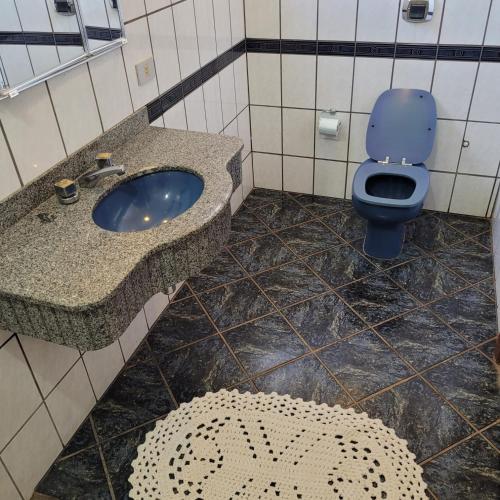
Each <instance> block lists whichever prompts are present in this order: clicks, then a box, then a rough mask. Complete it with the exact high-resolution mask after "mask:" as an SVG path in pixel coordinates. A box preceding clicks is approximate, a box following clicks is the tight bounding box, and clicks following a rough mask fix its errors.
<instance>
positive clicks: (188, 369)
mask: <svg viewBox="0 0 500 500" xmlns="http://www.w3.org/2000/svg"><path fill="white" fill-rule="evenodd" d="M159 362H160V368H161V371H162V372H163V375H164V376H165V378H166V380H167V382H168V385H169V387H170V389H171V390H172V392H173V394H174V397H175V399H176V400H177V402H178V403H184V402H187V401H191V399H193V398H194V397H195V396H203V395H204V394H205V393H207V392H216V391H218V390H219V389H222V388H224V387H231V386H233V385H236V384H237V383H238V382H240V381H241V380H243V379H244V378H245V374H244V373H243V372H242V371H241V369H240V368H239V366H238V364H237V363H236V360H235V359H234V358H233V356H232V354H231V353H230V352H229V349H228V348H227V347H226V345H225V344H224V342H223V341H222V340H221V339H220V338H219V337H218V336H217V337H210V338H208V339H206V340H202V341H201V342H197V343H196V344H193V345H191V346H188V347H185V348H184V349H179V350H178V351H174V352H171V353H168V354H165V355H164V356H162V358H161V359H160V360H159Z"/></svg>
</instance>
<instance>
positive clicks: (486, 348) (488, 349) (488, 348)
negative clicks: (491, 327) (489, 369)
mask: <svg viewBox="0 0 500 500" xmlns="http://www.w3.org/2000/svg"><path fill="white" fill-rule="evenodd" d="M496 344H497V342H496V339H493V340H490V341H489V342H486V343H485V344H483V345H482V346H481V347H480V348H479V350H480V351H482V352H484V354H486V356H488V357H489V358H492V359H493V356H494V354H495V347H496Z"/></svg>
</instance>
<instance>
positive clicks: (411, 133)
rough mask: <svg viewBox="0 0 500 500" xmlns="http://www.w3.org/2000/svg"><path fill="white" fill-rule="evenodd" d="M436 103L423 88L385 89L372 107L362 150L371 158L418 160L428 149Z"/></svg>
mask: <svg viewBox="0 0 500 500" xmlns="http://www.w3.org/2000/svg"><path fill="white" fill-rule="evenodd" d="M435 133H436V103H435V102H434V98H433V97H432V95H431V94H430V93H429V92H427V91H425V90H417V89H393V90H386V91H385V92H384V93H383V94H381V95H380V97H379V98H378V99H377V102H376V103H375V106H374V107H373V111H372V114H371V116H370V121H369V122H368V130H367V132H366V151H367V152H368V154H369V156H370V158H373V159H374V160H381V161H383V160H385V159H386V157H387V156H388V157H389V161H390V162H391V163H401V162H402V160H403V158H405V159H406V160H405V161H406V163H413V164H415V163H422V162H424V161H425V160H426V159H427V158H428V157H429V155H430V154H431V151H432V146H433V144H434V136H435Z"/></svg>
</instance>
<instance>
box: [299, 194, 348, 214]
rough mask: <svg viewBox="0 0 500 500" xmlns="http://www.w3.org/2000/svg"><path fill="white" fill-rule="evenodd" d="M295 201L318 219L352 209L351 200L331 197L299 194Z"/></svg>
mask: <svg viewBox="0 0 500 500" xmlns="http://www.w3.org/2000/svg"><path fill="white" fill-rule="evenodd" d="M295 199H296V200H297V201H298V202H299V203H300V204H301V205H303V206H304V207H306V208H307V210H309V211H310V212H312V213H313V214H314V215H316V216H318V217H322V216H323V215H328V214H331V213H333V212H339V211H341V210H346V209H349V208H351V206H352V203H351V202H350V200H344V199H342V198H331V197H329V196H316V195H312V194H299V195H297V196H295Z"/></svg>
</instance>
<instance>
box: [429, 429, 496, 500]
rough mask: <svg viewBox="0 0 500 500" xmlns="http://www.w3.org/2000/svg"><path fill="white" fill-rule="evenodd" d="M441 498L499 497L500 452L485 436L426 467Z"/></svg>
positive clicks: (485, 499) (491, 499)
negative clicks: (499, 458)
mask: <svg viewBox="0 0 500 500" xmlns="http://www.w3.org/2000/svg"><path fill="white" fill-rule="evenodd" d="M424 480H425V482H426V483H427V484H428V486H429V487H430V488H431V489H432V491H433V492H434V493H436V495H437V497H438V498H439V499H440V500H455V499H460V500H498V492H499V491H500V469H499V467H498V453H497V452H496V451H495V450H494V449H493V448H492V447H491V446H489V445H488V443H487V442H486V441H485V440H484V439H482V438H481V437H475V438H472V439H468V440H467V441H465V442H464V443H462V444H459V445H458V446H456V447H455V448H452V449H451V450H449V451H447V452H446V453H444V454H443V455H440V456H439V457H437V458H436V459H434V460H432V461H431V462H429V463H428V464H426V465H425V466H424Z"/></svg>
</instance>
